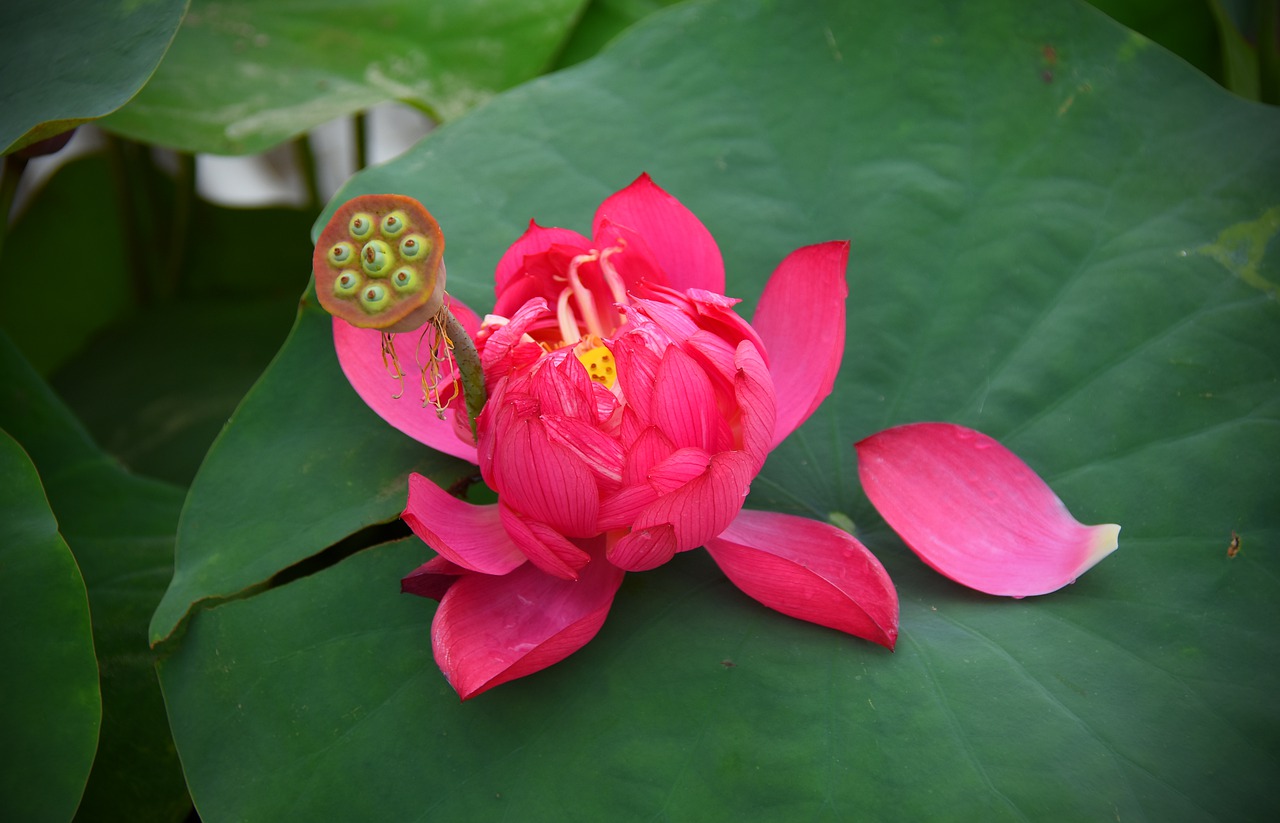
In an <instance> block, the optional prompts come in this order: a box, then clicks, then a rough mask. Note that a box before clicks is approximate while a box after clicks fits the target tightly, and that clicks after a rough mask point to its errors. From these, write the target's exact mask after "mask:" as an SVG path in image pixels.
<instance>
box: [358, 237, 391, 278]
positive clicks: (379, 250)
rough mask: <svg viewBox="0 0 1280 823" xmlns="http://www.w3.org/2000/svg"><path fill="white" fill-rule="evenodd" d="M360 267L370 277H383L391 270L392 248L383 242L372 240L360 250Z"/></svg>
mask: <svg viewBox="0 0 1280 823" xmlns="http://www.w3.org/2000/svg"><path fill="white" fill-rule="evenodd" d="M360 266H361V267H362V268H363V269H364V271H365V274H367V275H369V276H370V277H381V276H383V275H384V274H386V273H387V270H388V269H390V268H391V247H390V246H388V245H387V244H386V243H384V242H382V241H381V240H370V241H369V242H368V243H365V244H364V248H363V249H361V250H360Z"/></svg>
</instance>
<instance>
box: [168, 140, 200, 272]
mask: <svg viewBox="0 0 1280 823" xmlns="http://www.w3.org/2000/svg"><path fill="white" fill-rule="evenodd" d="M195 200H196V158H195V156H194V155H192V154H188V153H187V152H179V153H178V174H177V176H176V177H175V178H174V181H173V211H172V219H171V222H170V225H169V259H168V262H167V265H166V266H165V273H164V282H163V283H161V288H162V290H163V292H164V295H165V296H166V297H173V296H174V295H176V294H177V293H178V292H179V290H180V288H181V285H182V272H183V268H184V265H183V264H184V263H185V262H186V254H187V239H188V238H189V236H190V234H191V212H192V209H193V208H194V206H195Z"/></svg>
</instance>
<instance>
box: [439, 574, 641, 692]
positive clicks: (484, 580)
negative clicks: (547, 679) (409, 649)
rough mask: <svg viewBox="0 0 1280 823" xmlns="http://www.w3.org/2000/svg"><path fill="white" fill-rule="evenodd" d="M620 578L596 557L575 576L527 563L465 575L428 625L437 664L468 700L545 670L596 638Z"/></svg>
mask: <svg viewBox="0 0 1280 823" xmlns="http://www.w3.org/2000/svg"><path fill="white" fill-rule="evenodd" d="M622 578H623V572H622V570H621V569H619V568H617V567H616V566H613V565H611V564H610V563H608V562H607V561H606V560H605V559H604V558H603V557H599V556H598V555H597V557H596V559H595V560H593V561H592V562H590V563H588V564H587V566H586V568H584V569H583V572H582V575H581V577H580V578H579V579H578V580H577V581H568V580H561V579H560V578H557V577H552V576H550V575H547V574H543V573H542V572H541V571H539V570H538V569H537V568H536V567H534V566H530V565H525V566H521V567H520V568H519V569H516V570H515V571H514V572H512V573H510V574H507V575H502V576H498V577H495V576H490V575H481V574H472V575H467V576H466V577H462V578H460V579H459V580H458V581H457V582H456V583H454V584H453V586H451V587H450V588H449V591H448V592H447V593H446V594H445V596H444V600H442V601H441V603H440V607H439V608H438V609H436V616H435V619H434V620H433V621H432V623H431V644H432V648H433V650H434V651H435V658H436V663H437V664H438V665H439V666H440V670H441V671H443V672H444V675H445V677H446V678H448V680H449V685H451V686H453V688H454V691H456V692H457V693H458V696H459V697H461V698H462V699H463V700H467V699H468V698H471V697H475V696H476V695H477V694H480V693H481V692H483V691H486V690H488V689H492V688H493V687H494V686H497V685H499V684H502V683H506V682H507V681H510V680H515V679H516V678H519V677H524V676H525V675H528V674H533V673H534V672H536V671H540V670H542V669H545V668H546V667H548V666H550V665H552V664H554V663H558V662H560V661H561V660H563V659H564V658H566V657H568V656H569V655H571V654H573V653H574V652H575V651H577V650H578V649H580V648H582V647H583V646H584V645H586V644H587V642H588V641H589V640H591V638H593V637H595V635H596V632H598V631H599V630H600V627H601V626H602V625H603V624H604V620H605V617H606V616H607V615H608V613H609V607H610V605H612V603H613V596H614V594H615V593H616V592H617V591H618V586H619V585H620V584H621V583H622Z"/></svg>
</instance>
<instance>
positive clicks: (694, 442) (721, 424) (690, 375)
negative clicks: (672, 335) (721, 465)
mask: <svg viewBox="0 0 1280 823" xmlns="http://www.w3.org/2000/svg"><path fill="white" fill-rule="evenodd" d="M650 404H651V405H650V410H649V411H650V415H651V417H652V420H653V422H654V424H655V425H656V426H657V427H658V428H659V429H661V430H662V433H663V434H665V435H666V436H667V437H668V439H670V440H671V442H672V443H673V444H674V445H675V446H676V448H682V447H694V448H699V449H703V450H705V451H721V450H723V449H726V448H731V447H732V443H733V440H732V436H731V435H730V434H729V427H728V425H727V424H726V423H725V421H724V418H723V417H722V416H721V414H720V410H719V409H718V408H717V407H716V395H715V391H714V389H712V387H711V381H710V380H709V379H708V378H707V373H706V372H704V371H703V370H702V368H701V367H700V366H699V365H698V364H697V363H696V362H695V361H694V359H693V358H692V357H690V356H689V355H687V354H685V353H684V352H683V351H682V350H681V349H680V348H678V347H677V346H668V347H667V350H666V352H665V353H664V354H663V357H662V364H661V365H660V366H659V367H658V375H657V380H656V381H655V384H654V387H653V397H652V398H651V400H650Z"/></svg>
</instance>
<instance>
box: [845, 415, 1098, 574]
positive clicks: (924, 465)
mask: <svg viewBox="0 0 1280 823" xmlns="http://www.w3.org/2000/svg"><path fill="white" fill-rule="evenodd" d="M856 448H857V450H858V476H859V477H860V478H861V479H862V487H863V488H864V489H865V490H866V492H867V497H869V498H870V499H871V502H872V504H873V505H874V506H875V507H876V509H877V510H879V512H880V514H881V515H882V516H883V517H884V519H885V520H886V521H887V522H888V523H889V525H890V526H892V527H893V529H894V531H896V532H897V533H898V534H899V535H901V536H902V539H903V540H905V541H906V543H907V545H908V546H910V547H911V548H912V550H913V551H915V553H916V554H918V555H919V556H920V558H921V559H922V560H924V562H925V563H928V564H929V565H930V566H932V567H933V568H934V569H936V570H938V571H939V572H941V573H942V574H944V575H946V576H947V577H949V578H951V579H952V580H955V581H957V582H959V583H963V584H964V585H966V586H969V587H970V588H974V589H977V590H978V591H982V592H986V593H988V594H999V595H1009V596H1012V597H1025V596H1027V595H1035V594H1046V593H1048V592H1051V591H1056V590H1057V589H1060V588H1062V587H1063V586H1065V585H1067V584H1068V583H1072V582H1074V581H1075V579H1076V578H1077V577H1079V576H1080V575H1081V574H1083V573H1084V572H1086V571H1088V570H1089V568H1091V567H1092V566H1093V565H1094V564H1095V563H1097V562H1098V561H1099V560H1101V559H1102V558H1104V557H1106V556H1107V555H1108V554H1110V553H1111V552H1112V551H1114V550H1115V549H1116V545H1117V540H1118V536H1119V534H1120V527H1119V526H1116V525H1112V524H1108V525H1103V526H1084V525H1081V524H1080V523H1079V522H1077V521H1076V519H1075V518H1073V517H1072V516H1071V513H1070V512H1068V511H1067V508H1066V506H1064V505H1063V504H1062V501H1061V500H1059V499H1058V496H1057V495H1056V494H1054V493H1053V490H1052V489H1050V488H1049V486H1048V485H1047V484H1046V483H1045V482H1044V481H1043V480H1041V479H1040V477H1039V476H1037V475H1036V473H1035V472H1033V471H1032V470H1031V469H1030V468H1028V466H1027V464H1026V463H1023V462H1022V460H1020V459H1019V458H1018V456H1017V455H1015V454H1014V453H1013V452H1011V451H1009V450H1008V449H1006V448H1005V447H1004V446H1002V445H1000V444H999V443H998V442H996V441H995V440H993V439H992V438H990V437H988V436H986V435H985V434H982V433H980V432H976V431H974V430H972V429H966V428H964V427H963V426H956V425H953V424H950V423H916V424H912V425H907V426H897V427H895V428H892V429H886V430H885V431H882V432H880V433H879V434H875V435H872V436H871V437H868V438H867V439H865V440H863V441H861V442H859V443H858V444H857V446H856Z"/></svg>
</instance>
